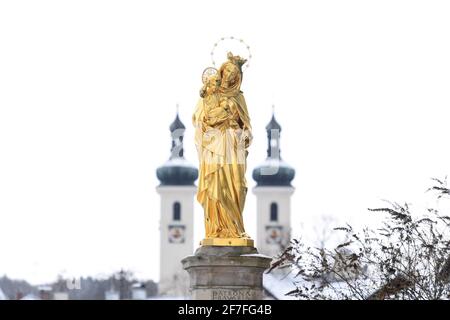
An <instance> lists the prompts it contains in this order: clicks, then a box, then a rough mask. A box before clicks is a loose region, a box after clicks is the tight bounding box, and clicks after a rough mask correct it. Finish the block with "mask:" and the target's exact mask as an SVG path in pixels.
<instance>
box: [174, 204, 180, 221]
mask: <svg viewBox="0 0 450 320" xmlns="http://www.w3.org/2000/svg"><path fill="white" fill-rule="evenodd" d="M173 220H174V221H180V220H181V204H180V203H179V202H175V203H174V204H173Z"/></svg>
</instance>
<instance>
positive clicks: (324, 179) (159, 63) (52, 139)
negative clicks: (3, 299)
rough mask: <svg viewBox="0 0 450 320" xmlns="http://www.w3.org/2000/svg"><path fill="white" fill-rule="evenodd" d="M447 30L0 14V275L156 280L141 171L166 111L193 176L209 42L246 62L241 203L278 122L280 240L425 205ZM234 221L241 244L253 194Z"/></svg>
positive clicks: (431, 24)
mask: <svg viewBox="0 0 450 320" xmlns="http://www.w3.org/2000/svg"><path fill="white" fill-rule="evenodd" d="M449 16H450V3H449V2H448V1H430V0H427V1H412V0H408V1H393V0H390V1H361V0H358V1H234V0H228V1H220V2H219V1H210V0H209V1H159V2H156V1H2V2H0V219H1V220H0V275H1V274H4V273H6V274H7V275H9V276H11V277H15V278H25V279H27V280H30V281H32V282H43V281H49V280H53V279H55V278H56V275H57V274H58V273H61V272H63V273H65V274H66V275H87V274H90V275H101V274H106V273H109V272H112V271H115V270H118V269H120V268H122V267H123V268H128V269H131V270H134V271H135V272H136V273H137V274H138V275H139V276H141V277H144V278H152V279H155V280H157V279H158V274H159V270H158V269H159V263H158V257H159V233H158V222H159V197H158V195H157V193H156V192H155V187H156V186H157V184H158V181H157V179H156V176H155V170H156V168H157V167H158V166H159V165H161V164H162V163H163V162H164V161H166V160H167V158H168V156H169V149H170V136H169V131H168V126H169V124H170V123H171V121H172V120H173V119H174V116H175V105H176V103H179V104H180V116H181V119H182V120H183V121H184V123H185V124H186V126H187V131H186V137H185V141H186V143H185V149H186V153H185V154H186V157H187V159H188V160H190V161H191V162H192V163H193V164H197V159H196V153H195V149H194V144H193V130H192V127H191V125H190V118H191V114H192V112H193V109H194V106H195V104H196V102H197V99H198V90H199V88H200V86H201V72H202V70H203V69H204V68H205V67H207V66H209V65H210V55H209V54H210V51H211V48H212V45H213V44H214V42H216V41H217V40H218V39H219V38H220V37H223V36H235V37H240V38H243V39H244V40H245V41H246V42H247V43H248V44H249V45H250V46H251V51H252V54H253V60H252V62H251V66H250V68H249V69H248V70H247V71H246V73H245V75H244V82H243V85H242V90H243V91H244V94H245V97H246V100H247V103H248V107H249V112H250V116H251V118H252V124H253V127H254V136H255V139H254V144H253V145H252V147H251V149H250V155H249V162H248V163H249V170H248V180H249V185H250V186H251V187H253V186H254V182H253V180H252V179H251V170H252V169H253V168H254V167H255V166H256V165H257V164H258V163H259V162H261V161H262V160H263V159H264V158H265V149H266V135H265V131H264V126H265V125H266V123H267V122H268V121H269V118H270V115H271V105H272V103H274V104H275V105H276V117H277V119H278V121H279V122H280V123H281V125H282V127H283V131H282V133H281V148H282V149H281V152H282V156H283V158H284V159H285V160H286V161H287V162H288V163H290V164H291V165H292V166H294V167H295V169H296V178H295V180H294V182H293V184H294V185H295V187H296V192H295V194H294V196H293V198H292V216H293V227H294V235H300V234H302V233H303V232H309V230H311V229H312V227H313V225H312V223H311V221H316V220H317V217H319V216H321V215H322V214H332V215H335V216H336V217H337V218H338V219H339V220H340V221H353V222H355V223H362V222H368V221H370V217H369V214H368V213H367V211H366V208H367V207H371V206H377V205H381V204H382V202H381V201H380V199H392V200H397V201H409V202H413V203H419V202H421V201H422V199H423V198H424V190H425V189H426V188H427V187H428V186H429V178H430V177H442V176H444V175H446V174H448V173H450V148H449V129H448V128H449V119H450V117H449V115H450V112H449V111H448V109H449V106H450V91H449V87H450V58H449V57H450V42H449V39H450V19H449V18H448V17H449ZM244 214H245V220H246V222H247V229H248V231H249V233H250V234H251V235H253V236H254V235H255V226H254V217H255V214H256V212H255V198H254V196H253V194H251V193H250V194H249V196H248V198H247V206H246V209H245V213H244ZM195 215H196V217H197V221H196V226H197V229H196V236H197V238H198V239H200V238H201V237H202V235H203V228H202V225H201V219H202V212H201V210H200V207H199V206H197V208H196V212H195ZM301 225H303V227H301Z"/></svg>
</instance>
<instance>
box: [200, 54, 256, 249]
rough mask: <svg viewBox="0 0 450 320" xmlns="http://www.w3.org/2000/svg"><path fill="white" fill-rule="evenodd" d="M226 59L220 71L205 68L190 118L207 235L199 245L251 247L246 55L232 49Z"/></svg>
mask: <svg viewBox="0 0 450 320" xmlns="http://www.w3.org/2000/svg"><path fill="white" fill-rule="evenodd" d="M227 58H228V60H227V61H226V62H224V63H223V64H222V65H221V67H220V69H219V70H216V69H213V68H208V69H210V70H209V72H204V74H203V82H204V85H203V87H202V88H201V90H200V100H199V102H198V104H197V107H196V111H195V113H194V115H193V119H192V120H193V125H194V127H195V144H196V147H197V151H198V157H199V167H200V168H199V186H198V193H197V200H198V201H199V203H200V204H201V205H202V207H203V209H204V223H205V239H204V240H203V241H202V242H201V244H202V245H225V246H227V245H228V246H253V240H251V239H250V237H249V235H248V234H247V233H246V232H245V228H244V221H243V216H242V213H243V210H244V205H245V197H246V195H247V182H246V179H245V172H246V167H247V163H246V161H247V155H248V151H247V149H248V147H249V146H250V144H251V140H252V135H251V125H250V117H249V114H248V110H247V105H246V103H245V99H244V95H243V93H242V91H241V90H240V88H241V83H242V76H243V73H242V66H243V64H244V63H245V62H246V60H245V59H242V58H241V57H239V56H234V55H233V54H232V53H231V52H230V53H228V55H227ZM211 69H212V71H211Z"/></svg>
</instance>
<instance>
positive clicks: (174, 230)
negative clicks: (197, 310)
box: [156, 112, 198, 296]
mask: <svg viewBox="0 0 450 320" xmlns="http://www.w3.org/2000/svg"><path fill="white" fill-rule="evenodd" d="M185 129H186V128H185V126H184V125H183V123H182V122H181V121H180V118H179V117H178V112H177V115H176V118H175V120H174V121H173V123H172V124H171V125H170V132H171V135H172V148H171V156H170V158H169V160H168V161H167V162H166V163H165V164H164V165H163V166H161V167H159V168H158V169H157V171H156V174H157V177H158V179H159V181H160V182H161V183H160V185H159V186H158V187H157V188H156V190H157V192H158V193H159V194H160V196H161V217H160V237H161V244H160V273H159V274H160V277H159V289H158V290H159V294H160V295H170V296H186V295H187V290H188V287H189V283H188V282H189V279H188V275H187V272H186V271H184V270H183V269H182V265H181V260H182V259H183V258H184V257H186V256H188V255H191V254H192V253H193V251H194V230H193V229H194V195H195V193H196V192H197V187H196V186H195V184H194V182H195V180H196V179H197V177H198V170H197V168H195V167H193V166H192V165H191V164H189V162H187V161H186V159H185V158H184V155H183V136H184V131H185ZM157 138H158V137H157Z"/></svg>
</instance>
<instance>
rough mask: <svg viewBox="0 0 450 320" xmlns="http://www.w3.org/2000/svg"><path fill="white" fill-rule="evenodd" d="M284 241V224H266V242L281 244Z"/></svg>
mask: <svg viewBox="0 0 450 320" xmlns="http://www.w3.org/2000/svg"><path fill="white" fill-rule="evenodd" d="M282 241H283V227H282V226H266V243H267V244H281V243H282Z"/></svg>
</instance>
